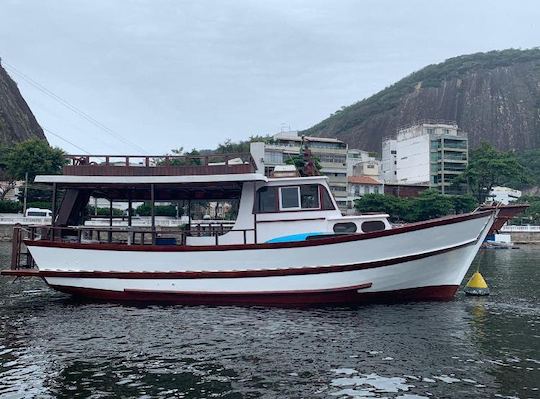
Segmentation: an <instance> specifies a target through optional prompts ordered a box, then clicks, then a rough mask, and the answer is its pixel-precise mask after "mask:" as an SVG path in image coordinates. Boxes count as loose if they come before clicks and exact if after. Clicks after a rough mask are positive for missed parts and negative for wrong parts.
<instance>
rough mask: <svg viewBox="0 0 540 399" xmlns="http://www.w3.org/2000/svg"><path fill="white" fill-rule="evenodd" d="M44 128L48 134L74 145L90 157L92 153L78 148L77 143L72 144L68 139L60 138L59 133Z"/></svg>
mask: <svg viewBox="0 0 540 399" xmlns="http://www.w3.org/2000/svg"><path fill="white" fill-rule="evenodd" d="M42 128H43V130H45V131H46V132H47V133H49V134H52V135H53V136H55V137H57V138H59V139H60V140H63V141H65V142H66V143H68V144H70V145H72V146H73V147H75V148H77V149H78V150H81V151H82V152H84V153H86V154H88V155H90V153H89V152H88V151H86V150H85V149H84V148H82V147H79V146H78V145H77V144H75V143H72V142H71V141H69V140H68V139H66V138H64V137H62V136H60V135H59V134H58V133H55V132H53V131H52V130H50V129H47V128H46V127H43V126H42Z"/></svg>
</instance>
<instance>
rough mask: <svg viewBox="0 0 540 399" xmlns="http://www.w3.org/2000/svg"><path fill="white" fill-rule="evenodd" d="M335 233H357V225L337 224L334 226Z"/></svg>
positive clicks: (350, 223) (348, 223) (349, 223)
mask: <svg viewBox="0 0 540 399" xmlns="http://www.w3.org/2000/svg"><path fill="white" fill-rule="evenodd" d="M334 233H338V234H339V233H356V223H352V222H347V223H336V224H335V225H334Z"/></svg>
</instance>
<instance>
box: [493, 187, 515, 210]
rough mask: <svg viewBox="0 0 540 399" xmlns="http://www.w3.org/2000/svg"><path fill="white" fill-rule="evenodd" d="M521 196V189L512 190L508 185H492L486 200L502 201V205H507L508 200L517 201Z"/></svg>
mask: <svg viewBox="0 0 540 399" xmlns="http://www.w3.org/2000/svg"><path fill="white" fill-rule="evenodd" d="M519 197H521V191H519V190H514V189H513V188H510V187H499V186H497V187H493V188H492V189H491V191H490V192H489V195H488V197H487V198H486V199H487V200H488V201H496V202H502V203H503V204H504V205H508V204H509V203H510V202H514V201H517V200H518V199H519Z"/></svg>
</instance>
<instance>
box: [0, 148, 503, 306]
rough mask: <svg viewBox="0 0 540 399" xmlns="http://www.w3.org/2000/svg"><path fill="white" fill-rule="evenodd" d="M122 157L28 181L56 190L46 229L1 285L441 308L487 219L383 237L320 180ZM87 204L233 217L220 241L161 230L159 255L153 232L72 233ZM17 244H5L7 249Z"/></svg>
mask: <svg viewBox="0 0 540 399" xmlns="http://www.w3.org/2000/svg"><path fill="white" fill-rule="evenodd" d="M125 158H126V163H125V166H123V167H119V166H113V165H112V164H111V163H110V162H105V163H101V164H93V163H92V162H90V160H89V159H88V158H85V157H78V158H74V159H77V160H78V161H77V162H78V164H76V165H69V166H68V167H66V168H65V170H64V174H63V175H58V176H38V177H37V178H36V182H40V183H47V184H51V185H52V186H53V189H54V192H55V193H56V192H57V191H58V190H65V194H64V197H63V201H62V204H61V206H60V208H59V210H58V212H57V211H56V209H55V208H56V207H55V206H53V212H54V217H53V220H54V221H55V222H54V227H50V228H46V227H42V226H34V227H32V228H30V229H29V230H27V231H26V237H25V239H24V245H25V246H26V247H27V248H28V250H29V253H30V254H31V257H30V258H29V261H28V262H27V266H34V267H32V268H23V267H21V264H20V263H21V262H19V261H20V260H21V256H20V255H19V254H16V255H15V256H14V258H15V261H14V263H13V265H12V269H11V270H4V271H2V274H4V275H15V276H37V277H40V278H42V279H43V280H44V281H45V282H46V283H47V284H48V285H49V286H51V287H52V288H54V289H56V290H59V291H63V292H67V293H71V294H75V295H78V296H84V297H90V298H99V299H106V300H118V301H124V300H125V301H143V302H152V301H163V302H174V303H185V304H243V305H309V304H338V303H339V304H343V303H360V302H367V301H381V300H382V301H403V300H449V299H451V298H453V296H454V294H455V292H456V290H457V288H458V286H459V285H460V283H461V281H462V280H463V278H464V276H465V274H466V272H467V270H468V269H469V267H470V265H471V262H472V261H473V259H474V257H475V255H476V253H477V251H478V249H479V248H480V245H481V243H482V242H483V240H484V238H485V237H486V235H487V233H488V231H489V229H490V228H491V226H492V225H493V223H494V221H495V219H496V216H497V212H498V210H497V209H496V208H494V209H490V210H487V211H478V212H474V213H468V214H462V215H456V216H449V217H444V218H440V219H435V220H429V221H425V222H420V223H414V224H409V225H405V226H401V227H392V226H391V225H390V223H389V222H388V220H387V216H388V215H385V214H370V215H358V216H342V215H341V213H340V211H339V210H338V208H337V206H336V203H335V201H334V199H333V198H332V196H331V195H330V193H329V190H328V184H327V181H326V178H325V177H321V176H316V177H288V178H268V177H266V176H264V175H263V174H259V173H257V172H256V170H255V167H254V165H253V163H252V162H250V161H249V160H248V161H247V162H245V163H242V164H241V165H237V164H234V165H232V164H231V165H229V164H228V162H227V160H225V161H224V162H223V163H222V164H221V165H212V164H210V163H209V162H206V163H205V164H204V165H201V166H197V167H192V166H174V165H172V166H171V165H164V166H152V165H151V164H152V161H151V160H149V159H148V158H147V159H146V161H145V164H146V166H143V167H135V166H130V161H129V159H128V157H125ZM81 160H82V162H81ZM187 172H189V173H187ZM90 195H92V196H102V197H109V198H114V199H116V200H127V201H129V203H131V202H132V201H140V200H150V203H151V205H152V209H154V207H153V204H154V203H155V201H159V200H161V201H177V200H180V199H182V200H190V199H193V198H197V199H201V198H207V199H216V198H224V199H227V198H229V199H230V198H234V197H236V198H238V199H239V207H238V217H237V219H236V222H235V223H234V225H233V227H232V228H231V229H230V230H228V231H222V230H220V229H213V230H210V231H206V232H200V231H199V232H198V233H197V232H196V231H195V230H194V229H193V227H194V226H188V227H186V228H184V229H183V230H182V231H177V232H171V231H169V232H167V234H168V238H169V241H168V242H167V244H170V245H163V244H164V241H163V240H162V237H160V234H163V232H161V233H160V232H159V231H157V230H156V228H155V227H154V228H152V229H151V230H150V231H148V230H146V231H142V230H140V229H137V228H134V227H127V228H123V229H118V228H116V229H115V228H112V227H111V228H110V229H109V230H106V231H103V229H101V230H98V229H95V228H88V227H85V226H83V225H82V224H81V223H82V219H81V209H83V208H84V206H85V205H86V203H87V202H88V198H89V197H90ZM55 203H56V201H55ZM130 216H131V215H130ZM152 219H153V218H152ZM110 222H111V226H112V217H111V219H110ZM129 224H130V223H129ZM100 233H101V234H100ZM17 234H19V236H21V235H22V233H21V231H19V232H18V233H17ZM104 237H105V238H104ZM103 238H104V239H103ZM19 241H20V237H15V240H14V248H16V247H17V245H18V244H17V243H18V242H19ZM171 244H172V245H171ZM17 250H18V249H17Z"/></svg>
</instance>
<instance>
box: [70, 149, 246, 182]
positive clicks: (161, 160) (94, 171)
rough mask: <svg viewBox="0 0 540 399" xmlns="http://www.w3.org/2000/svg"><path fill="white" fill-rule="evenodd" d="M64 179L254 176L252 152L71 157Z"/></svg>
mask: <svg viewBox="0 0 540 399" xmlns="http://www.w3.org/2000/svg"><path fill="white" fill-rule="evenodd" d="M66 158H67V164H66V165H65V166H64V168H63V175H65V176H198V175H228V174H246V173H255V171H256V166H255V162H254V160H253V158H252V156H251V154H250V153H240V154H211V155H201V156H180V155H68V156H67V157H66Z"/></svg>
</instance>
